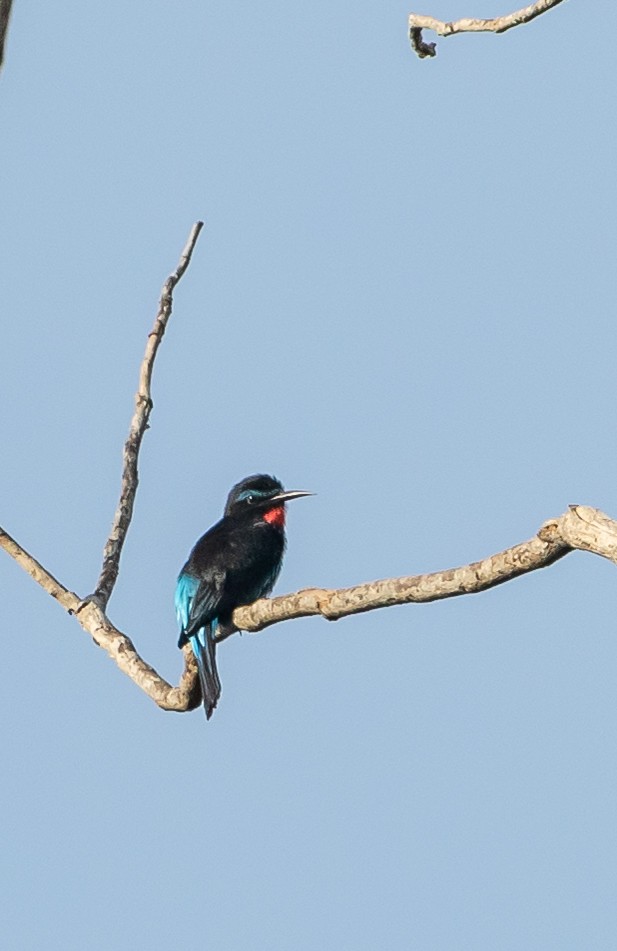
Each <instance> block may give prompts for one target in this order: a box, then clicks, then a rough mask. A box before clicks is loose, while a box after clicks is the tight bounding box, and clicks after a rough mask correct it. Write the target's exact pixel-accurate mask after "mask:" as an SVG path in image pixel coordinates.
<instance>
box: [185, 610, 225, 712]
mask: <svg viewBox="0 0 617 951" xmlns="http://www.w3.org/2000/svg"><path fill="white" fill-rule="evenodd" d="M215 630H216V621H213V622H212V623H211V624H207V625H206V626H205V627H200V628H199V630H198V631H197V633H196V634H193V635H192V636H191V637H189V641H190V642H191V647H192V648H193V653H194V654H195V657H196V659H197V669H198V671H199V683H200V684H201V695H202V697H203V701H204V710H205V711H206V717H207V719H208V720H209V719H210V717H211V716H212V714H213V713H214V708H215V707H216V705H217V703H218V701H219V697H220V696H221V681H220V680H219V673H218V670H217V669H216V642H215V640H214V637H213V634H214V631H215Z"/></svg>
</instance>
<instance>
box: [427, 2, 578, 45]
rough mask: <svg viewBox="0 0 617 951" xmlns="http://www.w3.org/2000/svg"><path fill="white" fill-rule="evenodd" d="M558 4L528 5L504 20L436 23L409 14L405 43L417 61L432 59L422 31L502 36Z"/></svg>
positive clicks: (435, 21)
mask: <svg viewBox="0 0 617 951" xmlns="http://www.w3.org/2000/svg"><path fill="white" fill-rule="evenodd" d="M562 2H563V0H536V2H535V3H530V4H529V6H528V7H523V8H522V9H521V10H516V11H515V12H514V13H506V14H505V16H501V17H494V18H493V19H491V20H474V19H470V18H465V19H463V20H454V21H451V22H446V21H444V20H437V19H436V18H435V17H432V16H424V15H423V14H421V13H410V14H409V40H410V42H411V48H412V49H413V50H414V52H416V53H417V54H418V56H419V57H420V59H424V58H425V57H427V56H436V55H437V50H436V48H435V43H425V42H424V39H423V38H422V30H433V31H434V32H435V33H437V34H438V35H439V36H453V35H454V34H455V33H505V32H506V30H511V29H512V27H514V26H521V25H522V24H523V23H529V22H530V21H531V20H535V18H536V17H539V16H541V14H543V13H546V12H547V10H550V9H552V7H556V6H557V4H558V3H562Z"/></svg>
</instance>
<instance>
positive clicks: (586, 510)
mask: <svg viewBox="0 0 617 951" xmlns="http://www.w3.org/2000/svg"><path fill="white" fill-rule="evenodd" d="M201 228H202V222H197V223H196V224H195V225H194V226H193V228H192V230H191V233H190V235H189V239H188V241H187V244H186V246H185V248H184V251H183V252H182V255H181V258H180V262H179V264H178V267H177V268H176V270H175V271H174V272H173V274H172V275H171V276H170V277H169V278H168V279H167V281H166V282H165V284H164V286H163V291H162V294H161V298H160V302H159V310H158V313H157V316H156V320H155V323H154V329H153V330H152V331H151V333H150V334H149V335H148V341H147V345H146V353H145V356H144V359H143V362H142V365H141V370H140V374H139V388H138V391H137V395H136V399H135V412H134V415H133V418H132V420H131V425H130V428H129V436H128V438H127V440H126V443H125V446H124V468H123V473H122V483H121V488H120V500H119V502H118V507H117V509H116V513H115V516H114V519H113V524H112V528H111V532H110V535H109V538H108V539H107V542H106V544H105V548H104V552H103V564H102V568H101V574H100V577H99V580H98V583H97V586H96V588H95V591H94V592H93V594H91V595H89V596H88V597H86V598H82V599H80V598H79V597H78V595H77V594H75V592H73V591H70V590H69V589H68V588H65V587H64V585H63V584H62V583H61V582H60V581H58V580H57V579H56V578H54V576H53V575H52V574H50V573H49V572H48V571H47V569H46V568H44V567H43V566H42V565H41V564H40V563H39V562H38V561H37V560H36V559H35V558H34V557H33V556H32V555H30V554H29V553H28V552H27V551H26V550H25V549H24V548H22V547H21V545H20V544H19V543H18V542H17V541H15V539H14V538H11V536H10V535H9V534H8V532H6V531H5V530H4V529H2V528H0V548H3V549H4V550H5V551H6V552H7V554H8V555H10V556H11V558H13V559H14V560H15V561H16V562H17V563H18V564H19V565H20V567H21V568H23V570H24V571H26V572H27V573H28V574H29V575H30V577H31V578H32V579H33V580H34V581H36V582H37V584H39V585H40V586H41V587H42V588H43V589H44V590H45V591H47V593H48V594H49V595H51V597H52V598H55V600H56V601H57V602H58V603H59V604H60V606H61V607H62V608H64V610H65V611H67V612H68V613H69V614H72V615H73V616H74V617H75V619H76V620H77V622H78V623H79V624H80V626H81V627H82V628H83V630H84V631H86V632H87V633H88V634H89V635H90V636H91V637H92V639H93V640H94V642H95V644H98V646H99V647H102V648H103V650H105V651H106V652H107V653H108V654H109V656H110V657H111V659H112V660H113V661H114V662H115V663H116V665H117V666H118V667H119V668H120V670H121V671H122V672H123V673H124V674H126V675H127V677H130V678H131V680H132V681H133V682H134V683H135V684H136V685H137V686H138V687H140V688H141V689H142V690H143V691H144V693H146V694H147V695H148V696H149V697H150V699H151V700H153V701H154V702H155V703H156V704H157V706H159V707H160V708H161V709H163V710H173V711H175V712H178V713H181V712H184V711H187V710H192V709H194V708H195V707H198V706H199V705H200V703H201V694H200V689H199V680H198V676H197V665H196V663H195V659H194V657H193V654H192V651H191V648H190V647H189V646H188V645H187V646H186V647H184V648H183V655H184V669H183V671H182V674H181V677H180V681H179V683H178V685H177V686H173V685H172V684H170V683H168V681H167V680H165V679H164V678H163V677H161V675H160V674H159V673H158V672H157V671H156V670H155V669H154V668H153V667H151V666H150V664H148V663H147V662H146V661H145V660H143V658H142V657H140V655H139V654H138V652H137V650H136V649H135V645H134V644H133V642H132V640H131V639H130V637H128V636H127V635H126V634H124V633H123V632H122V631H121V630H120V629H119V628H117V627H116V626H115V625H114V624H113V623H112V622H111V621H110V620H109V617H108V616H107V605H108V603H109V599H110V597H111V594H112V592H113V589H114V586H115V583H116V580H117V577H118V571H119V565H120V556H121V554H122V548H123V545H124V542H125V539H126V534H127V532H128V529H129V525H130V523H131V518H132V514H133V505H134V502H135V494H136V492H137V484H138V471H137V462H138V456H139V449H140V446H141V440H142V438H143V434H144V432H145V430H146V428H147V425H148V418H149V415H150V412H151V410H152V406H153V403H152V397H151V393H150V383H151V378H152V368H153V365H154V360H155V357H156V354H157V351H158V347H159V345H160V342H161V340H162V337H163V334H164V332H165V329H166V326H167V322H168V320H169V317H170V316H171V310H172V303H173V290H174V288H175V286H176V284H177V283H178V281H179V280H180V278H181V277H182V275H183V274H184V273H185V271H186V269H187V267H188V265H189V263H190V260H191V255H192V253H193V250H194V247H195V244H196V241H197V238H198V237H199V232H200V231H201ZM575 550H579V551H587V552H592V553H593V554H596V555H600V556H601V557H603V558H607V559H609V560H610V561H612V562H614V563H617V522H616V521H614V520H613V519H612V518H609V516H608V515H605V514H604V513H603V512H600V511H599V510H598V509H595V508H591V507H590V506H587V505H571V506H570V507H569V509H568V510H567V511H566V512H565V513H564V514H563V515H560V516H558V517H557V518H552V519H549V520H548V521H546V522H544V524H543V525H542V526H541V527H540V528H539V529H538V532H537V533H536V534H535V535H534V536H533V537H532V538H531V539H530V540H529V541H526V542H521V543H520V544H518V545H514V546H513V547H511V548H507V549H505V550H504V551H502V552H498V553H497V554H496V555H491V556H489V557H488V558H484V559H483V560H482V561H476V562H472V563H471V564H468V565H463V566H461V567H459V568H449V569H447V570H446V571H436V572H432V573H431V574H423V575H412V576H409V577H402V578H386V579H382V580H379V581H372V582H369V583H367V584H360V585H355V586H354V587H351V588H340V589H327V588H305V589H304V590H302V591H297V592H296V593H294V594H287V595H283V596H282V597H277V598H270V599H262V600H261V601H256V602H255V603H254V604H250V605H248V606H246V607H242V608H237V609H236V611H234V615H233V621H234V624H235V625H236V627H237V628H238V630H243V631H251V632H257V631H262V630H264V629H265V628H267V627H271V626H272V625H273V624H279V623H280V622H281V621H288V620H292V619H294V618H300V617H312V616H314V615H320V616H321V617H323V618H326V620H328V621H336V620H338V619H340V618H343V617H348V616H350V615H353V614H360V613H363V612H365V611H374V610H377V609H378V608H385V607H390V606H392V605H395V604H412V603H414V604H420V603H426V602H429V601H438V600H441V599H443V598H453V597H457V596H460V595H464V594H475V593H478V592H480V591H486V590H487V589H488V588H493V587H495V586H496V585H499V584H504V583H505V582H506V581H511V580H513V579H514V578H517V577H519V576H520V575H523V574H526V573H527V572H530V571H536V570H538V569H539V568H546V567H548V566H549V565H552V564H554V562H556V561H558V560H559V559H560V558H563V557H564V556H565V555H567V554H568V553H569V552H571V551H575Z"/></svg>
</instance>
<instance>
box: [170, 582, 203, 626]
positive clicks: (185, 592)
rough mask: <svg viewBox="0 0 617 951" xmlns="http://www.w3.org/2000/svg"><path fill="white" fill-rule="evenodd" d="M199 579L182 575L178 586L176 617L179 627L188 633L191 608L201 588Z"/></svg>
mask: <svg viewBox="0 0 617 951" xmlns="http://www.w3.org/2000/svg"><path fill="white" fill-rule="evenodd" d="M199 584H200V582H199V578H193V577H192V576H191V575H184V574H182V575H180V577H179V578H178V583H177V585H176V597H175V602H176V617H177V618H178V627H179V628H180V630H181V631H186V629H187V627H188V626H189V618H190V616H191V608H192V606H193V599H194V598H195V595H196V594H197V589H198V588H199Z"/></svg>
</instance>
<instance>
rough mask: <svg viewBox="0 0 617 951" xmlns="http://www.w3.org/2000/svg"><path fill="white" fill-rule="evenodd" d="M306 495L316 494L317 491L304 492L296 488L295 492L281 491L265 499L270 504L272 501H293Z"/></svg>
mask: <svg viewBox="0 0 617 951" xmlns="http://www.w3.org/2000/svg"><path fill="white" fill-rule="evenodd" d="M305 495H315V493H314V492H302V491H301V490H296V491H295V492H279V494H278V495H272V496H270V498H269V499H264V502H267V503H268V505H270V504H271V503H272V502H291V500H292V499H302V498H304V496H305Z"/></svg>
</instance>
